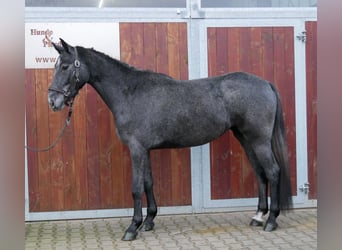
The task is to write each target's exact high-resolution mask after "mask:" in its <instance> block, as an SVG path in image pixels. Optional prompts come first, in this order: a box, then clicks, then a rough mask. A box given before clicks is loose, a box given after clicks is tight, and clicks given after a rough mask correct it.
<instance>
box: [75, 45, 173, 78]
mask: <svg viewBox="0 0 342 250" xmlns="http://www.w3.org/2000/svg"><path fill="white" fill-rule="evenodd" d="M77 50H78V51H79V54H81V55H82V54H84V55H85V54H87V55H91V56H95V57H98V58H101V59H102V60H105V61H106V62H107V63H108V64H113V65H114V66H115V67H119V68H121V69H122V70H123V71H129V72H132V73H133V72H136V73H146V74H158V75H162V76H164V77H167V78H171V77H170V76H169V75H166V74H163V73H157V72H154V71H152V70H145V69H139V68H137V67H134V66H132V65H129V64H128V63H125V62H123V61H120V60H118V59H115V58H113V57H111V56H109V55H107V54H105V53H103V52H100V51H97V50H95V49H94V48H83V47H77ZM85 58H87V57H85ZM89 60H91V58H90V59H89Z"/></svg>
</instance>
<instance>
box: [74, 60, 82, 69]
mask: <svg viewBox="0 0 342 250" xmlns="http://www.w3.org/2000/svg"><path fill="white" fill-rule="evenodd" d="M74 65H75V67H76V68H79V67H81V62H80V61H79V60H77V59H76V60H75V62H74Z"/></svg>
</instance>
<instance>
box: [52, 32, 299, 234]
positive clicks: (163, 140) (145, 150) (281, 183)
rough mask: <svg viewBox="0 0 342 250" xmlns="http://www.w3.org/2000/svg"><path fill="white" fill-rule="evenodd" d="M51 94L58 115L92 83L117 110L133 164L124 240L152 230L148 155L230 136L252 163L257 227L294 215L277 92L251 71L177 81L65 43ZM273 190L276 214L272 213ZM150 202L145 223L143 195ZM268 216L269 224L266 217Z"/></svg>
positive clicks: (270, 228)
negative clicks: (228, 133)
mask: <svg viewBox="0 0 342 250" xmlns="http://www.w3.org/2000/svg"><path fill="white" fill-rule="evenodd" d="M53 46H54V48H55V49H56V50H57V52H58V53H59V57H58V59H57V62H56V64H55V68H54V75H53V79H52V82H51V85H50V86H49V89H48V103H49V106H50V108H51V109H52V110H53V111H60V110H62V109H63V108H64V107H65V106H68V105H70V104H71V103H72V102H73V100H74V98H75V97H76V95H77V94H78V92H79V91H80V90H81V89H82V87H83V86H84V85H85V84H86V83H87V84H90V85H91V86H92V87H93V88H94V89H95V90H96V92H97V93H98V94H99V95H100V96H101V98H102V99H103V100H104V102H105V103H106V105H107V106H108V108H109V109H110V110H111V112H112V114H113V116H114V121H115V125H116V129H117V131H116V132H117V135H118V137H119V138H120V140H121V141H122V142H123V143H124V144H126V145H127V146H128V148H129V152H130V157H131V160H132V197H133V201H134V214H133V217H132V222H131V224H130V225H129V227H128V228H127V230H126V231H125V233H124V235H123V237H122V240H134V239H136V237H137V234H138V232H139V230H141V231H149V230H152V229H153V228H154V222H153V220H154V218H155V217H156V215H157V205H156V202H155V197H154V193H153V179H152V173H151V166H150V156H149V152H150V150H153V149H162V148H182V147H192V146H198V145H202V144H205V143H208V142H210V141H212V140H214V139H216V138H218V137H220V136H221V135H222V134H224V133H225V132H226V131H227V130H229V129H230V130H232V132H233V134H234V136H235V137H236V138H237V139H238V141H239V142H240V143H241V145H242V147H243V148H244V151H245V152H246V155H247V157H248V159H249V161H250V163H251V166H252V168H253V169H254V172H255V174H256V177H257V182H258V205H257V210H256V214H255V215H254V216H253V218H252V221H251V222H250V225H251V226H263V230H264V231H268V232H269V231H273V230H275V229H276V228H277V226H278V224H277V222H276V219H277V217H278V216H279V214H280V211H283V212H286V211H287V210H290V209H291V208H292V190H291V180H290V173H289V166H288V149H287V141H286V134H285V125H284V118H283V113H282V105H281V100H280V96H279V93H278V91H277V90H276V88H275V87H274V86H273V85H272V83H270V82H269V81H266V80H264V79H261V78H259V77H258V76H255V75H252V74H250V73H245V72H232V73H228V74H225V75H221V76H215V77H209V78H202V79H194V80H177V79H174V78H172V77H170V76H168V75H165V74H161V73H156V72H153V71H149V70H141V69H137V68H135V67H133V66H130V65H129V64H126V63H124V62H121V61H119V60H116V59H114V58H111V57H110V56H108V55H106V54H104V53H102V52H99V51H96V50H94V49H90V48H84V47H82V46H74V47H73V46H71V45H69V44H68V43H66V42H65V41H64V40H63V39H61V38H60V43H58V44H57V43H53ZM268 188H270V193H269V194H270V208H268ZM144 192H145V194H146V199H147V215H146V218H145V220H144V221H143V214H142V195H143V193H144ZM268 212H269V216H268V218H267V220H266V223H264V220H263V218H262V216H264V215H266V214H267V213H268Z"/></svg>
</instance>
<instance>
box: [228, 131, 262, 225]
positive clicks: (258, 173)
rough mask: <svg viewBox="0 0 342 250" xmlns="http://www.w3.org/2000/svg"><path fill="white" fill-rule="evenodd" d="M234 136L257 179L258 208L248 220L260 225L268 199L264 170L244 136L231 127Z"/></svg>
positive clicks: (252, 223)
mask: <svg viewBox="0 0 342 250" xmlns="http://www.w3.org/2000/svg"><path fill="white" fill-rule="evenodd" d="M232 131H233V133H234V136H235V137H236V138H237V139H238V140H239V142H240V143H241V145H242V147H243V148H244V150H245V152H246V154H247V157H248V159H249V161H250V163H251V165H252V167H253V169H254V171H255V173H256V177H257V181H258V194H259V199H258V209H257V211H256V215H255V216H253V218H252V221H251V222H250V225H251V226H262V225H263V219H262V216H263V215H265V214H267V212H268V201H267V187H268V180H267V178H266V175H265V172H264V171H263V168H262V166H261V165H260V164H259V162H258V159H257V157H256V155H255V153H254V151H253V148H252V147H251V146H250V145H249V144H248V142H247V141H246V139H245V138H244V136H243V135H242V134H241V133H240V132H239V131H238V130H237V129H236V128H232Z"/></svg>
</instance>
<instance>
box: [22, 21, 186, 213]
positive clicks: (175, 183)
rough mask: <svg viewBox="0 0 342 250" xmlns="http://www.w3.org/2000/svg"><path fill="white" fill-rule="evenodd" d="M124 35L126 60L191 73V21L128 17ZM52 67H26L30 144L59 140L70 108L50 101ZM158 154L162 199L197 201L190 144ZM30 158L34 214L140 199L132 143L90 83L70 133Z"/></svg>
mask: <svg viewBox="0 0 342 250" xmlns="http://www.w3.org/2000/svg"><path fill="white" fill-rule="evenodd" d="M120 40H121V41H120V43H121V49H120V50H121V60H122V61H125V62H127V63H129V64H132V65H134V66H136V67H139V68H144V69H150V70H154V71H157V72H162V73H165V74H169V75H171V76H173V77H175V78H177V79H188V66H187V63H188V59H187V25H186V23H121V24H120ZM52 74H53V70H52V69H27V70H26V93H27V95H26V122H27V123H26V127H27V144H28V145H30V146H32V147H38V148H41V147H46V146H47V145H49V144H51V143H52V142H53V140H54V139H55V138H56V137H57V135H58V133H59V130H60V128H61V127H62V125H63V123H64V119H65V117H66V114H67V110H63V111H61V112H52V111H51V110H50V109H49V107H48V103H47V88H48V86H49V84H50V82H51V79H52ZM114 84H115V83H114ZM146 112H148V111H146ZM151 161H152V168H153V176H154V190H155V194H156V200H157V203H158V205H159V206H180V205H181V206H184V205H191V173H190V150H189V149H180V150H163V151H153V152H152V153H151ZM27 163H28V189H29V192H28V196H29V212H31V213H33V212H52V211H59V212H61V211H72V210H99V209H114V208H115V209H117V208H131V207H132V205H133V203H132V198H131V183H132V181H131V162H130V158H129V151H128V148H127V147H126V146H124V145H123V144H122V143H121V142H120V141H119V139H118V137H117V135H116V133H115V124H114V120H113V117H112V114H111V113H110V111H109V109H108V108H107V107H106V105H105V104H104V102H103V101H102V100H101V98H100V97H99V96H98V95H97V93H96V92H95V91H94V90H93V89H92V88H91V87H90V86H85V87H84V88H83V89H82V90H81V91H80V93H79V96H78V97H77V98H76V99H75V104H74V113H73V116H72V120H71V124H70V126H69V127H68V128H67V129H66V130H65V133H64V135H63V138H62V140H61V141H60V142H59V143H58V144H57V145H56V147H54V148H53V149H51V150H50V151H48V152H41V153H36V152H32V151H28V152H27ZM99 213H101V212H99ZM75 216H76V217H77V216H79V214H78V215H75Z"/></svg>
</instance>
